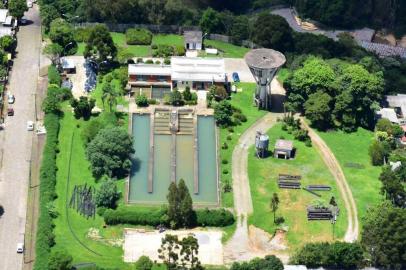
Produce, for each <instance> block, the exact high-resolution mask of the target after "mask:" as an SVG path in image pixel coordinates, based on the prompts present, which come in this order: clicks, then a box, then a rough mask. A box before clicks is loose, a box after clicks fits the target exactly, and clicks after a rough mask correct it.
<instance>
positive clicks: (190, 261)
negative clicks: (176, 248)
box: [180, 236, 203, 270]
mask: <svg viewBox="0 0 406 270" xmlns="http://www.w3.org/2000/svg"><path fill="white" fill-rule="evenodd" d="M180 246H181V249H180V255H181V259H180V263H181V265H182V267H185V268H187V269H190V270H203V267H202V264H201V263H200V261H199V257H198V255H199V243H198V242H197V239H196V238H194V237H193V236H188V237H185V238H183V239H182V240H181V241H180Z"/></svg>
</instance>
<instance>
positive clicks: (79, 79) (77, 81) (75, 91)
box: [66, 56, 87, 98]
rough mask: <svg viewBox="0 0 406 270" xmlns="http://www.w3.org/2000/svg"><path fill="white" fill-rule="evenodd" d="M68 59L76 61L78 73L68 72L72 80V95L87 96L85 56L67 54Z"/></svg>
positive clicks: (77, 96) (76, 96)
mask: <svg viewBox="0 0 406 270" xmlns="http://www.w3.org/2000/svg"><path fill="white" fill-rule="evenodd" d="M66 58H67V59H70V60H72V61H73V62H74V63H75V67H76V73H74V74H68V78H69V79H70V80H71V81H72V85H73V88H72V95H73V97H75V98H79V97H80V96H87V93H86V92H85V82H86V71H85V67H84V64H85V58H84V57H83V56H67V57H66Z"/></svg>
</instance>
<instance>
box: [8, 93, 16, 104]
mask: <svg viewBox="0 0 406 270" xmlns="http://www.w3.org/2000/svg"><path fill="white" fill-rule="evenodd" d="M15 100H16V98H15V97H14V95H13V94H8V95H7V102H8V104H13V103H14V101H15Z"/></svg>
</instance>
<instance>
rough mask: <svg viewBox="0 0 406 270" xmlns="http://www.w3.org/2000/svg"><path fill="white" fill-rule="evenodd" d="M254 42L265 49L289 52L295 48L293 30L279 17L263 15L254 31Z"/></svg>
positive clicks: (254, 26)
mask: <svg viewBox="0 0 406 270" xmlns="http://www.w3.org/2000/svg"><path fill="white" fill-rule="evenodd" d="M252 39H253V42H254V43H256V44H258V45H260V46H263V47H265V48H272V49H275V50H278V51H282V52H287V51H290V50H291V49H292V47H293V38H292V29H291V28H290V26H289V24H288V23H287V22H286V20H285V19H284V18H283V17H281V16H279V15H272V14H270V13H268V12H266V13H261V14H260V15H259V16H258V18H257V19H256V20H255V22H254V25H253V29H252Z"/></svg>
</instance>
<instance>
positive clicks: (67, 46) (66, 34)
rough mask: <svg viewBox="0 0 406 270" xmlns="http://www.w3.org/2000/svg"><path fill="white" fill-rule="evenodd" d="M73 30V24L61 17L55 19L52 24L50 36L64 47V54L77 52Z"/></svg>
mask: <svg viewBox="0 0 406 270" xmlns="http://www.w3.org/2000/svg"><path fill="white" fill-rule="evenodd" d="M73 31H74V30H73V26H72V25H71V24H70V23H68V22H67V21H65V20H64V19H61V18H58V19H55V20H53V21H52V22H51V24H50V29H49V38H50V39H51V40H52V42H54V43H56V44H58V45H60V46H61V47H62V48H63V50H62V54H63V55H66V54H70V53H75V52H76V50H77V43H76V41H75V38H74V36H73Z"/></svg>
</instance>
